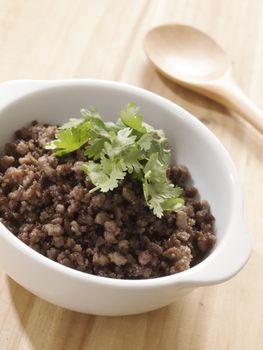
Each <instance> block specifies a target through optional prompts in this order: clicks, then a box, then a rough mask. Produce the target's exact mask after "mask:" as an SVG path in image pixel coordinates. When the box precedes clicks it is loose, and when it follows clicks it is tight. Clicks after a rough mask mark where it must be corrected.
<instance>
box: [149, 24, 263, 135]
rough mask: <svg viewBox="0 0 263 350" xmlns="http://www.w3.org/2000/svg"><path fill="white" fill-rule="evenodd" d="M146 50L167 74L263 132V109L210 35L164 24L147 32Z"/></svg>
mask: <svg viewBox="0 0 263 350" xmlns="http://www.w3.org/2000/svg"><path fill="white" fill-rule="evenodd" d="M145 51H146V54H147V55H148V57H149V59H150V60H151V61H152V63H153V64H154V65H155V66H156V67H157V68H158V69H159V70H160V71H161V72H162V73H163V74H164V75H165V76H167V77H168V78H171V79H173V80H174V81H176V82H177V83H178V84H181V85H183V86H185V87H187V88H189V89H192V90H194V91H197V92H199V93H200V94H203V95H205V96H208V97H210V98H211V99H213V100H215V101H217V102H219V103H221V104H223V105H224V106H226V107H228V108H230V109H232V110H234V111H235V112H237V113H238V114H240V115H241V116H243V117H244V118H245V119H246V120H247V121H248V122H249V123H251V124H252V125H253V126H254V127H255V128H256V129H257V130H259V131H260V132H262V133H263V113H262V111H261V110H260V109H259V108H257V107H256V106H255V105H254V104H253V102H252V101H251V100H250V99H249V98H248V97H247V96H246V95H245V94H244V93H243V92H242V91H241V90H240V88H239V87H238V86H237V84H236V83H235V81H234V80H233V77H232V67H231V63H230V61H229V59H228V57H227V54H226V53H225V51H224V50H223V49H222V48H221V47H220V46H219V45H218V44H217V43H216V42H215V41H214V40H213V39H212V38H210V37H209V36H208V35H207V34H205V33H203V32H201V31H200V30H198V29H196V28H193V27H190V26H187V25H180V24H170V25H162V26H160V27H156V28H154V29H152V30H151V31H150V32H148V34H147V35H146V38H145Z"/></svg>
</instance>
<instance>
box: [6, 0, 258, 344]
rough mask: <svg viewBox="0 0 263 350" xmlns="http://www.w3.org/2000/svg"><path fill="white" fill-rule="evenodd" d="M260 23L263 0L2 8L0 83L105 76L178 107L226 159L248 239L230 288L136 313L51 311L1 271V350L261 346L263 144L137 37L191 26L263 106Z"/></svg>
mask: <svg viewBox="0 0 263 350" xmlns="http://www.w3.org/2000/svg"><path fill="white" fill-rule="evenodd" d="M262 16H263V1H262V0H231V1H229V0H152V1H151V0H123V1H121V0H115V1H114V0H111V1H110V0H43V1H40V0H24V1H23V0H0V81H5V80H10V79H27V78H33V79H56V78H103V79H111V80H117V81H122V82H126V83H130V84H134V85H137V86H140V87H143V88H146V89H149V90H151V91H154V92H156V93H158V94H160V95H162V96H164V97H166V98H168V99H170V100H172V101H174V102H176V103H178V104H179V105H181V106H182V107H184V108H185V109H187V110H189V111H190V112H192V113H193V114H195V115H196V116H197V117H198V118H199V119H201V120H202V121H203V122H204V123H205V124H206V125H207V126H208V127H209V128H210V129H211V130H212V131H213V132H214V133H215V134H216V135H217V136H218V137H219V139H220V140H221V141H222V143H223V144H224V145H225V147H226V148H227V149H228V151H229V152H230V154H231V156H232V158H233V160H234V162H235V165H236V167H237V169H238V172H239V175H240V179H241V183H242V190H243V193H244V198H245V204H244V210H245V216H246V222H247V227H248V230H249V232H250V235H251V237H252V240H253V253H252V256H251V259H250V261H249V263H248V264H247V266H246V267H245V268H244V270H243V271H242V272H241V273H240V274H238V276H236V277H235V278H234V279H232V280H231V281H229V282H227V283H224V284H222V285H218V286H214V287H206V288H200V289H199V290H196V291H195V292H193V293H192V294H190V295H189V296H187V297H185V298H184V299H182V300H180V301H178V302H177V303H175V304H173V305H171V306H169V307H166V308H163V309H161V310H157V311H154V312H151V313H148V314H143V315H138V316H132V317H117V318H107V317H95V316H89V315H83V314H78V313H74V312H71V311H67V310H64V309H61V308H58V307H56V306H53V305H51V304H49V303H47V302H45V301H43V300H41V299H39V298H37V297H35V296H33V295H32V294H30V293H29V292H27V291H26V290H25V289H23V288H22V287H20V286H19V285H17V284H16V283H15V282H13V281H12V280H11V279H9V278H8V277H7V276H6V275H5V273H4V271H1V270H0V349H1V350H13V349H14V350H17V349H19V350H20V349H21V350H22V349H23V350H24V349H26V350H28V349H37V350H64V349H74V350H78V349H80V350H82V349H92V350H93V349H98V350H101V349H102V350H103V349H110V350H111V349H114V350H115V349H116V350H121V349H126V350H129V349H131V350H134V349H151V350H155V349H163V350H168V349H180V350H184V349H192V350H201V349H202V350H210V349H213V350H217V349H219V350H221V349H222V350H225V349H230V350H242V349H244V350H259V349H262V348H263V338H262V332H263V233H262V227H263V215H262V214H263V209H262V198H263V165H262V155H263V137H262V135H259V134H257V133H256V132H255V131H254V130H253V129H252V128H250V127H249V126H248V125H246V124H245V123H243V122H242V121H241V120H240V119H239V118H238V117H236V116H233V115H231V114H230V112H229V111H227V110H225V109H224V108H222V107H220V106H219V105H217V104H215V103H213V102H212V101H209V100H207V99H205V98H203V97H201V96H198V95H196V94H194V93H191V92H189V91H187V90H185V89H183V88H181V87H179V86H177V85H175V84H174V83H171V82H169V81H168V80H167V79H165V78H163V77H162V76H160V75H159V74H158V73H157V72H156V71H155V69H154V68H153V67H152V66H151V64H150V63H149V62H148V60H147V58H146V56H145V54H144V52H143V38H144V35H145V33H146V32H147V31H148V30H149V29H150V28H152V27H153V26H155V25H158V24H162V23H169V22H181V23H187V24H193V25H195V26H197V27H199V28H200V29H202V30H204V31H207V32H208V33H210V34H211V35H212V36H213V37H214V38H215V39H217V41H218V42H220V43H221V45H222V46H223V47H224V48H225V50H226V51H227V52H228V53H229V55H230V56H231V57H232V59H233V62H234V73H235V77H236V79H237V81H238V83H239V84H240V86H241V87H242V88H243V90H244V91H245V92H246V93H247V94H248V95H249V96H250V97H251V98H252V99H253V100H254V101H255V102H256V103H257V104H258V105H259V107H261V108H262V109H263V98H262V97H263V89H262V86H263V21H262ZM0 98H1V96H0Z"/></svg>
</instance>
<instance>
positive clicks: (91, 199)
mask: <svg viewBox="0 0 263 350" xmlns="http://www.w3.org/2000/svg"><path fill="white" fill-rule="evenodd" d="M56 130H57V127H56V126H51V125H46V124H44V125H42V124H40V123H38V122H33V123H32V125H31V126H30V127H26V128H23V129H21V130H19V131H17V132H16V134H15V136H16V138H15V140H14V141H13V142H11V143H8V144H7V145H6V146H5V151H4V155H3V156H2V157H1V158H0V216H1V221H2V223H3V224H4V225H6V226H7V227H8V228H9V230H10V231H11V232H12V233H13V234H14V235H16V236H17V237H18V238H19V239H20V240H21V241H23V242H24V243H25V244H27V245H28V246H30V247H31V248H33V249H34V250H36V251H37V252H39V253H40V254H43V255H44V256H46V257H48V258H49V259H52V260H54V261H56V262H58V263H60V264H63V265H65V266H68V267H71V268H73V269H76V270H79V271H83V272H86V273H90V274H94V275H98V276H106V277H111V278H119V279H143V278H155V277H160V276H167V275H170V274H174V273H177V272H180V271H184V270H186V269H189V268H190V267H192V266H194V265H195V264H197V263H198V262H200V261H201V260H202V259H204V258H205V257H206V256H207V254H208V253H209V252H210V250H211V249H212V247H213V246H214V244H215V241H216V236H215V234H214V232H213V223H214V217H213V215H212V214H211V212H210V208H209V204H208V203H207V202H206V201H200V200H199V199H198V191H197V189H196V188H195V187H189V186H187V183H188V180H189V178H190V174H189V172H188V170H187V168H186V167H184V166H177V165H174V166H171V167H170V169H169V171H168V173H167V176H168V177H169V179H170V180H171V182H172V183H173V184H175V185H179V186H181V187H183V189H184V193H183V197H184V199H185V203H186V205H185V207H184V209H183V210H182V211H179V212H177V213H174V212H165V213H164V215H163V217H162V218H161V219H158V218H157V217H156V216H154V214H153V213H152V211H151V210H150V209H149V208H148V206H147V205H146V203H145V201H144V198H143V193H142V189H141V186H140V184H138V183H137V182H136V181H135V180H132V179H131V178H127V179H125V180H124V181H123V182H122V184H121V185H120V186H119V187H118V188H117V189H115V190H114V191H111V192H107V193H99V192H94V193H90V192H89V191H90V190H91V189H92V187H93V185H92V183H91V182H90V180H89V178H88V177H87V176H86V175H85V174H84V172H83V171H82V169H81V167H82V164H83V161H85V157H83V150H78V151H77V152H74V153H72V154H71V155H67V156H64V157H60V158H56V157H55V156H53V155H52V154H51V151H47V150H45V148H44V147H45V144H46V143H47V142H48V141H50V140H52V139H53V138H54V136H55V132H56Z"/></svg>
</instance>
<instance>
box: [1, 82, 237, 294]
mask: <svg viewBox="0 0 263 350" xmlns="http://www.w3.org/2000/svg"><path fill="white" fill-rule="evenodd" d="M19 85H20V86H24V87H27V88H28V89H25V93H23V94H21V91H20V89H18V90H17V91H16V93H17V95H18V96H15V95H16V93H14V95H13V96H12V87H16V86H19ZM74 85H75V86H89V87H91V86H96V87H101V88H111V89H115V90H119V89H121V90H126V91H130V92H133V93H137V94H140V95H142V97H143V98H145V99H146V100H148V101H151V100H152V99H154V100H155V103H156V102H158V104H160V105H161V107H163V108H165V109H169V110H170V111H172V113H173V115H174V116H175V118H181V119H184V122H185V123H188V124H192V127H194V128H196V130H198V132H200V133H202V135H203V136H204V137H206V138H208V140H209V141H210V142H211V144H212V145H213V147H214V149H216V150H217V153H218V155H220V157H221V159H222V160H223V163H224V165H225V168H226V169H227V171H228V173H229V176H230V178H231V183H232V192H233V193H232V196H233V201H232V208H231V211H232V214H233V215H232V218H231V221H230V223H229V225H228V227H226V231H231V230H233V227H234V228H235V229H236V226H237V225H236V221H237V220H238V219H240V218H242V195H241V190H240V184H239V179H238V175H237V172H236V170H235V166H234V164H233V161H232V159H231V158H230V156H229V154H228V152H227V151H226V149H225V148H224V146H223V145H222V144H221V142H220V141H219V140H218V138H217V137H216V136H215V135H214V134H213V133H212V132H211V131H210V130H209V129H208V128H207V127H206V126H205V125H204V124H202V123H201V121H200V120H198V119H197V118H196V117H194V116H193V115H192V114H191V113H189V112H188V111H186V110H185V109H183V108H182V107H180V106H179V105H177V104H176V103H174V102H172V101H170V100H168V99H167V98H164V97H162V96H160V95H158V94H156V93H153V92H151V91H148V90H146V89H143V88H141V87H137V86H134V85H131V84H126V83H122V82H116V81H111V80H102V79H65V80H61V79H59V80H13V81H8V82H4V83H1V84H0V91H1V89H5V88H6V87H9V88H11V98H9V100H8V101H7V102H6V104H5V102H4V103H3V105H4V106H3V107H2V106H1V108H0V111H4V110H5V109H6V108H8V107H9V106H10V105H12V104H13V103H16V102H18V101H20V100H22V99H24V98H29V97H33V98H34V95H35V94H39V93H45V92H46V91H48V90H51V89H61V88H63V87H64V88H65V87H69V86H70V87H73V86H74ZM2 232H3V235H2ZM0 235H2V236H3V238H4V239H5V240H6V241H8V243H10V244H11V245H12V246H13V247H14V248H16V249H18V250H19V251H20V252H21V253H22V254H23V255H26V256H27V257H29V258H30V259H32V260H33V261H35V262H36V263H38V264H41V265H45V266H46V267H47V268H50V269H51V270H54V271H55V272H58V273H62V274H64V275H67V276H69V277H71V278H74V279H78V280H81V281H83V282H86V283H96V284H99V285H104V286H111V287H112V286H114V287H117V288H125V289H126V288H128V289H133V288H136V289H137V288H143V289H148V288H152V287H161V286H164V285H171V284H175V283H176V284H177V283H178V284H180V283H184V282H187V281H191V279H192V277H193V276H195V275H197V274H198V272H200V271H202V270H203V269H204V268H205V267H206V266H207V265H209V264H211V263H212V262H213V260H214V258H215V257H216V256H218V255H219V254H221V252H222V250H223V249H224V247H225V246H226V244H227V243H228V241H229V233H228V234H227V233H226V234H225V237H223V239H222V242H221V243H220V245H219V246H216V247H215V248H214V250H213V251H212V252H211V253H210V254H209V255H208V256H207V257H206V258H205V259H204V260H203V261H201V262H200V263H199V264H197V265H195V266H193V267H191V268H190V269H188V270H185V271H182V272H180V273H177V274H172V275H168V276H163V277H157V278H149V279H134V280H128V279H115V278H110V277H102V276H97V275H92V274H88V273H85V272H81V271H78V270H75V269H72V268H69V267H66V266H64V265H61V264H59V263H57V262H55V261H53V260H51V259H49V258H47V257H45V256H43V255H42V254H40V253H38V252H36V251H35V250H33V249H32V248H30V247H29V246H27V245H26V244H25V243H23V242H22V241H20V240H19V239H18V238H17V237H16V236H15V235H14V234H12V233H11V232H10V231H9V230H8V229H7V228H6V227H5V226H4V225H3V224H2V223H0ZM226 275H227V274H226ZM228 278H229V276H228V275H227V276H226V277H225V279H224V280H226V279H228Z"/></svg>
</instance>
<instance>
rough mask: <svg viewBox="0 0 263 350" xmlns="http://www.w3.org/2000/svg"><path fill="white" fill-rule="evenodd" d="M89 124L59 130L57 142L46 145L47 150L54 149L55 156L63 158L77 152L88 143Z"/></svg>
mask: <svg viewBox="0 0 263 350" xmlns="http://www.w3.org/2000/svg"><path fill="white" fill-rule="evenodd" d="M89 129H90V125H89V123H82V124H79V125H78V126H77V127H73V128H69V129H59V130H58V133H57V135H56V138H57V139H56V140H53V141H51V142H50V143H48V144H47V145H46V149H52V150H53V152H54V155H56V156H63V155H65V154H68V153H71V152H73V151H76V150H77V149H79V148H80V147H81V146H83V145H84V144H85V143H87V141H88V130H89Z"/></svg>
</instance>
